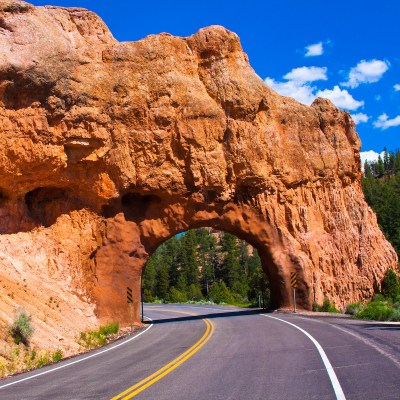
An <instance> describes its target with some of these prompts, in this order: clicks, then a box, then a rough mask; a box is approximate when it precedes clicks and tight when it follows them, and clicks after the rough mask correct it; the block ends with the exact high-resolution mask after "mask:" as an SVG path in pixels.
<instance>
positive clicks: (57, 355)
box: [51, 349, 63, 362]
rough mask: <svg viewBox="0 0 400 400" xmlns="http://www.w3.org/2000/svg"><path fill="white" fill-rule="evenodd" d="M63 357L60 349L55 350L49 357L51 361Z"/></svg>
mask: <svg viewBox="0 0 400 400" xmlns="http://www.w3.org/2000/svg"><path fill="white" fill-rule="evenodd" d="M62 358H63V353H62V350H61V349H58V350H56V351H55V352H54V353H53V354H52V355H51V359H52V360H53V362H56V361H60V360H61V359H62Z"/></svg>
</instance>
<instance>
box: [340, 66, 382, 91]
mask: <svg viewBox="0 0 400 400" xmlns="http://www.w3.org/2000/svg"><path fill="white" fill-rule="evenodd" d="M388 69H389V63H388V62H387V61H382V60H375V59H374V60H371V61H365V60H362V61H360V62H359V63H358V64H357V65H356V66H355V67H353V68H351V70H350V72H349V79H348V81H347V82H343V83H342V85H343V86H349V87H351V88H355V87H357V86H358V85H360V84H361V83H373V82H378V81H379V79H381V77H382V75H383V74H384V73H385V72H386V71H387V70H388Z"/></svg>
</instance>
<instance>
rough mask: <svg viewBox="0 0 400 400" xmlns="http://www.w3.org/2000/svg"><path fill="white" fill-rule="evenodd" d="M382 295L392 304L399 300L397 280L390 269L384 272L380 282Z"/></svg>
mask: <svg viewBox="0 0 400 400" xmlns="http://www.w3.org/2000/svg"><path fill="white" fill-rule="evenodd" d="M382 294H383V295H384V296H385V297H386V298H387V299H391V300H392V301H393V302H396V301H397V300H400V285H399V278H398V277H397V275H396V273H395V272H394V271H393V270H392V269H388V270H387V271H386V274H385V277H384V278H383V280H382Z"/></svg>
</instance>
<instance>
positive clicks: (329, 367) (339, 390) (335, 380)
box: [260, 314, 346, 400]
mask: <svg viewBox="0 0 400 400" xmlns="http://www.w3.org/2000/svg"><path fill="white" fill-rule="evenodd" d="M260 315H262V316H264V317H268V318H272V319H276V320H278V321H281V322H284V323H286V324H289V325H291V326H293V327H294V328H296V329H298V330H299V331H301V332H303V333H304V334H305V335H306V336H307V337H308V338H309V339H310V340H311V341H312V342H313V343H314V345H315V347H316V348H317V350H318V352H319V355H320V356H321V358H322V361H323V363H324V365H325V368H326V371H327V372H328V375H329V379H330V380H331V383H332V386H333V390H334V391H335V395H336V398H337V400H346V397H345V395H344V393H343V389H342V387H341V386H340V383H339V380H338V378H337V376H336V374H335V371H334V369H333V367H332V364H331V363H330V361H329V359H328V357H327V355H326V354H325V351H324V349H323V348H322V347H321V345H320V344H319V343H318V342H317V341H316V339H314V338H313V337H312V336H311V335H310V334H309V333H308V332H307V331H305V330H304V329H302V328H300V327H299V326H297V325H295V324H292V323H291V322H288V321H285V320H284V319H280V318H276V317H272V316H270V315H266V314H260Z"/></svg>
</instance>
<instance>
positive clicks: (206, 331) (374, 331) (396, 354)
mask: <svg viewBox="0 0 400 400" xmlns="http://www.w3.org/2000/svg"><path fill="white" fill-rule="evenodd" d="M145 315H147V316H149V317H150V318H151V319H152V320H153V325H152V326H151V327H150V328H149V329H148V330H146V331H145V332H143V333H142V334H141V335H140V336H137V337H135V338H132V337H131V338H127V339H125V340H124V341H121V342H118V343H117V345H118V347H115V345H111V346H106V347H105V348H103V349H101V350H99V351H95V352H92V353H89V354H86V355H83V356H80V357H76V358H73V359H69V360H66V361H63V362H60V363H57V364H55V365H53V366H47V367H44V368H41V369H38V370H36V371H32V372H30V373H26V374H20V375H18V376H15V377H12V378H8V379H3V380H0V399H1V400H11V399H15V400H22V399H68V400H71V399H96V400H99V399H112V398H113V399H128V398H135V399H152V400H155V399H157V400H162V399H174V400H180V399H182V400H183V399H185V400H188V399H189V400H208V399H212V400H218V399H224V400H225V399H234V400H240V399H243V400H251V399H273V400H280V399H282V400H290V399H302V400H305V399H316V400H322V399H348V400H350V399H362V400H369V399H371V400H376V399H379V400H383V399H396V400H399V399H400V324H393V323H392V324H388V323H375V322H361V321H354V320H349V319H344V318H332V317H321V316H319V317H307V316H302V315H298V314H296V315H293V314H279V313H274V314H260V313H257V312H254V311H251V310H245V309H239V308H235V307H217V306H187V305H179V306H178V305H151V306H147V307H145ZM88 357H89V358H88ZM39 374H40V375H39ZM7 385H8V386H7Z"/></svg>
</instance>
